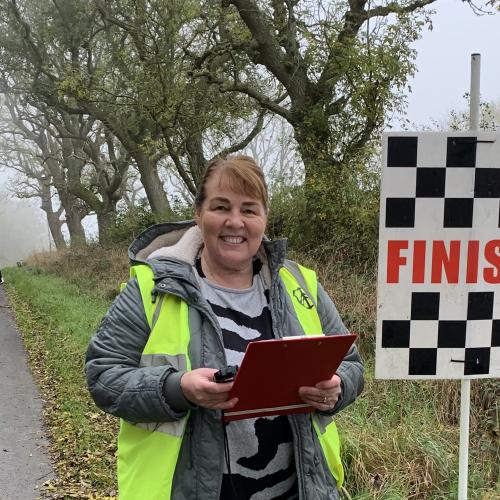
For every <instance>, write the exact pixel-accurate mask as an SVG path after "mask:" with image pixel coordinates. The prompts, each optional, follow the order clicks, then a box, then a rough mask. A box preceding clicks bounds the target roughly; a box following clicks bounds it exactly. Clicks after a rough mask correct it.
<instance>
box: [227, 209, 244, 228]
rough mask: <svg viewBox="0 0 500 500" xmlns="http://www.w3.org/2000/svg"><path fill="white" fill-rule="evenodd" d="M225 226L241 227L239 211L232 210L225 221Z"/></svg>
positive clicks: (241, 219)
mask: <svg viewBox="0 0 500 500" xmlns="http://www.w3.org/2000/svg"><path fill="white" fill-rule="evenodd" d="M226 225H228V226H231V227H241V226H243V217H242V216H241V213H240V211H239V210H232V211H231V212H229V214H228V218H227V219H226Z"/></svg>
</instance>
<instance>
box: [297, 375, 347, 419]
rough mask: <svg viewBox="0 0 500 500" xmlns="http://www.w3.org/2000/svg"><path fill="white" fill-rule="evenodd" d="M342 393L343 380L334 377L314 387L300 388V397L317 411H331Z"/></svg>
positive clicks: (336, 376)
mask: <svg viewBox="0 0 500 500" xmlns="http://www.w3.org/2000/svg"><path fill="white" fill-rule="evenodd" d="M341 393H342V386H341V380H340V377H339V376H338V375H334V376H333V377H332V378H331V379H330V380H322V381H321V382H318V383H317V384H316V385H315V386H314V387H300V388H299V396H300V398H301V399H302V401H304V403H307V404H308V405H311V406H313V407H314V408H316V409H317V410H321V411H328V410H331V409H332V408H333V407H334V406H335V403H336V402H337V401H338V399H339V398H340V395H341Z"/></svg>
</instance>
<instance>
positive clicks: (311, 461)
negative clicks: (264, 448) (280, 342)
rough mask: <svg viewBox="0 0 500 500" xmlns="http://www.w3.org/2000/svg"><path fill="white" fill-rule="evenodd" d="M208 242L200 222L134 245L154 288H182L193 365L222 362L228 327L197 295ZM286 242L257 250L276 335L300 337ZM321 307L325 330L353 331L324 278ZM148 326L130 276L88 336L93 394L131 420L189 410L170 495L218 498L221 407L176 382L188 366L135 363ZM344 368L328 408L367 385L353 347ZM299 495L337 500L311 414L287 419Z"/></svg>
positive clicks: (168, 227)
mask: <svg viewBox="0 0 500 500" xmlns="http://www.w3.org/2000/svg"><path fill="white" fill-rule="evenodd" d="M201 245H202V240H201V235H200V232H199V231H198V228H197V227H196V226H194V222H192V221H189V222H182V223H165V224H158V225H156V226H153V227H152V228H149V229H148V230H146V231H145V232H143V233H142V234H140V235H139V236H138V237H137V239H136V240H135V241H134V242H133V243H132V245H131V246H130V248H129V257H130V258H131V261H132V263H138V262H139V263H147V264H148V265H149V266H150V267H151V269H152V270H153V272H154V280H155V287H154V292H153V293H158V294H160V293H165V292H167V293H173V294H176V295H179V296H180V297H181V298H182V299H183V300H185V301H186V302H187V304H188V305H189V327H190V332H191V343H190V346H189V357H190V360H191V366H192V368H193V369H195V368H200V367H210V368H216V369H220V368H223V367H225V366H226V361H225V354H224V348H223V344H222V334H221V330H220V327H219V325H218V323H217V319H216V318H215V316H214V314H213V312H212V310H211V308H210V306H209V304H208V303H207V302H206V300H205V299H204V298H203V297H202V295H201V294H200V290H199V286H198V283H197V280H196V278H195V275H194V273H193V269H192V265H193V263H194V260H195V258H196V255H197V254H198V252H199V249H200V248H201ZM285 252H286V240H278V241H275V242H272V241H264V242H263V244H262V246H261V250H260V253H259V256H260V258H261V259H262V260H263V262H264V267H263V271H265V275H264V277H265V279H266V280H267V281H268V285H269V288H270V311H271V317H272V323H273V330H274V334H275V336H276V337H283V336H289V335H303V331H302V328H301V326H300V323H299V321H298V319H297V317H296V316H295V313H294V309H293V305H292V303H291V301H290V299H289V296H288V294H287V292H286V290H285V287H284V285H283V283H282V282H281V280H280V278H279V275H278V271H279V269H280V268H281V267H282V265H283V263H284V259H285ZM317 306H318V312H319V316H320V319H321V323H322V325H323V331H324V332H325V333H328V334H342V333H346V332H347V330H346V328H345V326H344V324H343V323H342V320H341V318H340V316H339V314H338V313H337V310H336V308H335V306H334V304H333V302H332V301H331V300H330V298H329V297H328V295H327V294H326V292H325V291H324V289H323V288H322V286H321V285H319V286H318V304H317ZM149 331H150V330H149V326H148V322H147V319H146V315H145V312H144V307H143V303H142V299H141V295H140V291H139V286H138V284H137V281H136V280H135V279H132V280H130V281H129V282H128V284H127V286H126V288H125V289H124V291H123V292H122V293H121V294H120V295H119V296H118V297H117V298H116V300H115V301H114V303H113V304H112V306H111V308H110V309H109V311H108V312H107V314H106V316H105V317H104V319H103V321H102V323H101V325H100V327H99V329H98V331H97V333H96V334H95V336H94V337H93V338H92V339H91V342H90V345H89V348H88V352H87V357H86V374H87V379H88V385H89V389H90V392H91V395H92V397H93V398H94V401H95V402H96V404H97V405H98V406H99V407H100V408H101V409H102V410H104V411H106V412H108V413H111V414H113V415H116V416H118V417H121V418H123V419H126V420H129V421H131V422H165V421H175V420H179V419H181V418H183V417H184V416H185V415H186V412H187V411H188V410H192V411H191V415H190V418H189V421H188V425H187V428H186V434H185V436H184V439H183V442H182V448H181V452H180V456H179V460H178V462H177V466H176V471H175V475H174V483H173V492H172V498H173V500H184V499H185V500H195V499H196V500H219V492H220V487H221V481H222V471H223V463H224V452H223V428H222V424H221V420H220V412H219V411H218V410H209V409H204V408H201V407H195V406H193V405H192V404H191V403H190V402H189V401H187V400H186V398H185V397H184V395H183V393H182V390H181V388H180V379H181V376H182V375H183V372H182V371H180V370H178V369H176V368H175V367H173V366H170V365H162V366H154V367H139V361H140V358H141V354H142V351H143V349H144V346H145V345H146V342H147V340H148V335H149ZM337 373H338V375H339V376H340V378H341V380H342V395H341V398H340V400H339V401H338V402H337V404H336V405H335V407H334V408H333V410H332V411H331V412H330V413H329V414H322V415H321V418H325V419H331V418H332V415H334V414H335V413H337V412H338V411H340V410H342V409H343V408H344V407H346V406H347V405H348V404H350V403H351V402H352V401H353V400H354V399H355V398H356V397H357V396H358V395H359V393H360V392H361V391H362V388H363V365H362V362H361V359H360V357H359V354H358V351H357V349H356V347H355V346H353V347H352V348H351V349H350V351H349V352H348V354H347V355H346V357H345V359H344V361H343V362H342V363H341V365H340V367H339V369H338V371H337ZM289 421H290V424H291V428H292V432H293V436H294V453H295V462H296V468H297V477H298V486H299V495H300V499H301V500H327V499H328V500H329V499H337V498H338V492H337V488H336V484H335V480H334V479H333V477H332V476H331V474H330V472H329V470H328V466H327V464H326V461H325V459H324V457H323V454H322V451H321V448H320V444H319V441H318V440H317V438H316V435H315V432H314V430H313V428H312V425H311V420H310V416H309V415H307V414H301V415H293V416H289Z"/></svg>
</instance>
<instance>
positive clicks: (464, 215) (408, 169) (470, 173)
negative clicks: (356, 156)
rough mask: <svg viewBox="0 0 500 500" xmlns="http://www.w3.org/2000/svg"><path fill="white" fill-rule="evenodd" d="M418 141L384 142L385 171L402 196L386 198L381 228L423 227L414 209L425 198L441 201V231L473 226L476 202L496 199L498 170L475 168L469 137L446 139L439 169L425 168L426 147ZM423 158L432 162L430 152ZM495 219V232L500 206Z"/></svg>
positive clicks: (498, 194)
mask: <svg viewBox="0 0 500 500" xmlns="http://www.w3.org/2000/svg"><path fill="white" fill-rule="evenodd" d="M421 142H422V139H421V137H418V136H414V137H413V136H398V137H388V145H387V165H386V167H387V168H388V169H391V170H393V171H392V172H391V176H394V177H395V180H394V185H395V186H397V189H398V190H400V188H401V183H406V184H407V187H405V188H403V190H402V191H406V193H405V194H407V195H406V196H391V194H390V193H388V196H387V197H386V200H385V202H386V206H385V227H387V228H398V227H400V228H411V227H416V226H417V225H418V224H419V223H423V222H422V221H419V220H418V216H419V207H420V206H425V205H426V203H427V202H426V200H427V199H429V198H440V199H442V200H443V203H444V204H443V205H442V206H441V205H439V207H440V208H439V209H440V210H442V212H441V214H442V215H441V217H440V219H439V224H440V225H441V227H443V228H472V227H474V209H475V206H477V205H478V204H480V203H481V201H480V200H482V199H497V201H498V199H500V167H499V168H492V167H488V166H482V165H481V166H477V165H476V155H477V148H478V139H477V137H475V136H471V137H465V136H456V137H455V136H451V137H448V138H447V142H446V156H445V158H444V164H442V165H432V166H430V163H431V162H430V161H428V160H426V153H427V151H426V144H425V142H424V143H423V144H421ZM427 156H430V157H432V151H429V154H428V155H427ZM396 170H398V171H399V172H398V173H397V174H395V172H394V171H396ZM394 174H395V175H394ZM437 206H438V205H436V207H437ZM423 214H425V210H423ZM496 215H498V216H497V217H496V219H497V221H496V222H497V224H496V227H500V202H499V203H498V208H497V211H496ZM423 217H424V215H423Z"/></svg>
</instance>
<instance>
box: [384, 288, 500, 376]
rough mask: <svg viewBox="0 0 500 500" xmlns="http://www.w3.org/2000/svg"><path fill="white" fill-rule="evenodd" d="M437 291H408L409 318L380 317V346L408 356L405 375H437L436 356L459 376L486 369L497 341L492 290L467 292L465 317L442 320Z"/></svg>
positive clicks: (499, 332)
mask: <svg viewBox="0 0 500 500" xmlns="http://www.w3.org/2000/svg"><path fill="white" fill-rule="evenodd" d="M440 299H441V297H440V293H437V292H413V293H412V295H411V314H410V319H409V320H383V321H382V342H381V347H382V348H384V349H398V350H399V351H400V352H401V355H402V356H408V375H413V376H419V375H425V376H430V375H438V360H439V359H440V358H441V359H443V356H444V360H445V361H447V363H448V364H449V365H452V369H453V370H455V371H457V370H459V371H460V373H461V374H462V375H481V374H488V373H489V370H490V352H491V349H492V348H495V347H498V346H499V344H500V317H499V318H494V316H493V314H494V307H493V306H494V293H493V292H469V293H468V296H467V305H466V310H464V311H463V318H464V319H455V320H449V319H441V316H442V314H440V312H441V311H440Z"/></svg>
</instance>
